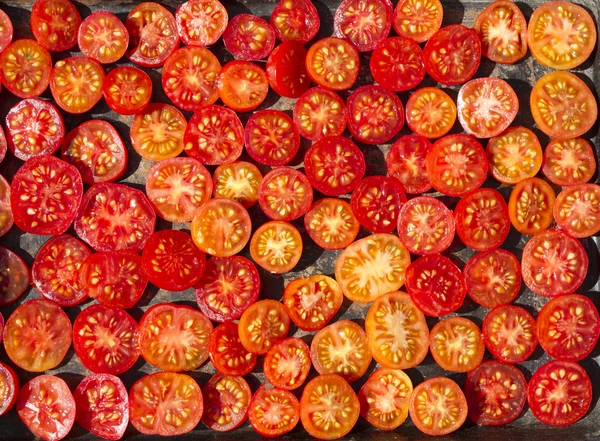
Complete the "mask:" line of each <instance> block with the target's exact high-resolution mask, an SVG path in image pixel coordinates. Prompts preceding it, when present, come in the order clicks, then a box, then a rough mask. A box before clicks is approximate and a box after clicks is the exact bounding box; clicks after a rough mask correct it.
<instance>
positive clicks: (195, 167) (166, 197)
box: [146, 157, 212, 222]
mask: <svg viewBox="0 0 600 441" xmlns="http://www.w3.org/2000/svg"><path fill="white" fill-rule="evenodd" d="M211 192H212V180H211V178H210V173H209V172H208V170H206V168H205V167H204V166H203V165H202V164H201V163H200V161H198V160H197V159H194V158H185V157H180V158H170V159H164V160H162V161H160V162H157V163H156V164H154V165H153V166H152V167H151V168H150V170H149V171H148V176H147V177H146V194H147V195H148V198H149V199H150V202H151V203H152V206H153V207H154V211H156V214H158V215H159V216H160V217H162V218H163V219H165V220H168V221H170V222H189V221H191V220H192V219H194V217H196V215H197V214H198V213H199V212H200V207H202V205H203V204H204V203H205V202H208V200H209V199H210V194H211Z"/></svg>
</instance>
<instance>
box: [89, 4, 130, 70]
mask: <svg viewBox="0 0 600 441" xmlns="http://www.w3.org/2000/svg"><path fill="white" fill-rule="evenodd" d="M77 43H78V46H79V49H80V50H81V52H83V55H86V56H88V57H91V58H93V59H94V60H96V61H98V62H99V63H102V64H109V63H114V62H116V61H118V60H120V59H121V58H122V57H123V55H125V52H126V51H127V45H128V44H129V32H127V28H126V27H125V25H124V24H123V23H122V22H121V20H119V17H117V16H116V15H115V14H113V13H112V12H108V11H102V10H101V11H96V12H93V13H91V14H90V15H88V16H87V17H86V18H85V20H83V23H81V26H80V27H79V31H78V33H77Z"/></svg>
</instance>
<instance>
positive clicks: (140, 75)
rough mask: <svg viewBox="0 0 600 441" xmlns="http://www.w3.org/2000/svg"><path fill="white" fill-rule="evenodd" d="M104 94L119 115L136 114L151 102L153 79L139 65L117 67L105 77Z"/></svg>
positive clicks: (109, 104)
mask: <svg viewBox="0 0 600 441" xmlns="http://www.w3.org/2000/svg"><path fill="white" fill-rule="evenodd" d="M102 94H103V95H104V100H105V101H106V104H108V107H110V108H111V109H112V110H114V111H115V112H117V113H118V114H119V115H136V114H138V113H141V112H142V111H143V110H144V109H145V108H146V107H147V106H148V104H149V103H150V98H151V97H152V80H151V79H150V76H149V75H148V74H147V73H146V72H144V71H143V70H141V69H138V68H137V67H133V66H119V67H115V68H114V69H113V70H111V71H110V72H109V73H108V74H107V75H106V77H105V78H104V85H103V86H102Z"/></svg>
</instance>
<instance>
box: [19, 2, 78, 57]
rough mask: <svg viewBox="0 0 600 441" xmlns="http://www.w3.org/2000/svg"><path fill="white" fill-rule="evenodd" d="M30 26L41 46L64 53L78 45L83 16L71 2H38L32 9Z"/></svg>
mask: <svg viewBox="0 0 600 441" xmlns="http://www.w3.org/2000/svg"><path fill="white" fill-rule="evenodd" d="M29 24H30V26H31V32H32V33H33V36H34V37H35V39H36V40H37V41H38V43H39V44H40V45H42V46H43V47H44V48H46V49H48V50H49V51H53V52H62V51H66V50H69V49H71V48H72V47H73V46H75V45H76V44H77V31H78V30H79V27H80V26H81V15H79V11H77V8H76V7H75V5H74V4H73V3H71V2H70V1H69V0H37V1H36V2H35V3H34V4H33V6H32V7H31V19H30V22H29Z"/></svg>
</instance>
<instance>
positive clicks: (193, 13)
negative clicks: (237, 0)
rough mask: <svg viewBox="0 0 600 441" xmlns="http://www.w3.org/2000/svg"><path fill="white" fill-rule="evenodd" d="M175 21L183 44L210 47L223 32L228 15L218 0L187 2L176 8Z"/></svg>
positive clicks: (193, 0)
mask: <svg viewBox="0 0 600 441" xmlns="http://www.w3.org/2000/svg"><path fill="white" fill-rule="evenodd" d="M175 20H176V21H177V31H178V32H179V37H181V41H183V42H184V43H185V44H187V45H191V46H211V45H213V44H215V43H216V42H217V40H218V39H219V38H220V37H221V35H222V34H223V32H225V28H226V27H227V22H228V21H229V15H227V10H226V9H225V7H224V6H223V5H222V4H221V2H219V0H189V1H187V2H185V3H182V4H181V5H179V6H178V7H177V11H176V12H175Z"/></svg>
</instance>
